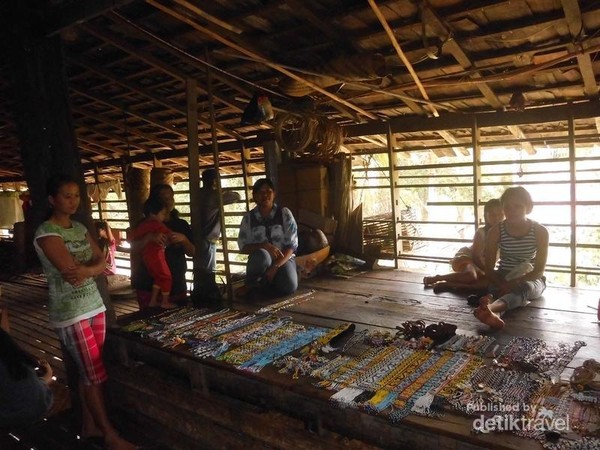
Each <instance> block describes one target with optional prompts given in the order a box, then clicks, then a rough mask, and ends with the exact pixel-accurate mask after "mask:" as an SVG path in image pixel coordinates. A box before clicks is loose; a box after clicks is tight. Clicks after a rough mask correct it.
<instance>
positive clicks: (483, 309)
mask: <svg viewBox="0 0 600 450" xmlns="http://www.w3.org/2000/svg"><path fill="white" fill-rule="evenodd" d="M493 299H494V298H493V297H492V296H491V295H484V296H483V297H481V298H480V299H479V307H478V308H476V309H475V311H473V315H474V316H475V317H477V319H478V320H479V321H480V322H482V323H485V324H486V325H487V326H489V327H491V328H493V329H495V330H501V329H502V328H504V320H502V319H501V318H500V316H499V315H498V314H496V313H494V312H493V311H492V310H491V309H490V300H493Z"/></svg>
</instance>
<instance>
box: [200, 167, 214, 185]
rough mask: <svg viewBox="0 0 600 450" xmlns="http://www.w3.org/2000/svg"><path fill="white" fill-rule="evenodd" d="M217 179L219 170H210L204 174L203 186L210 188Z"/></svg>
mask: <svg viewBox="0 0 600 450" xmlns="http://www.w3.org/2000/svg"><path fill="white" fill-rule="evenodd" d="M216 178H217V169H214V168H210V169H206V170H204V171H203V172H202V184H204V186H210V185H211V184H212V182H213V181H215V179H216Z"/></svg>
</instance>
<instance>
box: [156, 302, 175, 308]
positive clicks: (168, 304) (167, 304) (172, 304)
mask: <svg viewBox="0 0 600 450" xmlns="http://www.w3.org/2000/svg"><path fill="white" fill-rule="evenodd" d="M160 307H161V308H162V309H173V308H179V305H178V304H176V303H171V302H162V303H161V304H160Z"/></svg>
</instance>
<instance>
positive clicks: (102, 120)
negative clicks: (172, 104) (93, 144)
mask: <svg viewBox="0 0 600 450" xmlns="http://www.w3.org/2000/svg"><path fill="white" fill-rule="evenodd" d="M71 109H72V111H73V112H76V113H78V114H81V115H82V116H85V117H89V118H90V119H93V120H95V121H97V122H100V123H104V124H106V125H110V126H112V127H115V128H118V129H123V131H127V133H129V134H130V135H133V136H138V137H141V138H143V139H146V140H148V141H154V142H156V143H157V144H160V145H162V146H163V147H167V148H170V149H172V150H175V145H173V144H172V143H171V142H167V141H164V140H162V139H160V138H157V137H156V136H152V135H149V134H147V133H144V132H142V131H138V130H137V129H135V128H132V127H127V125H126V124H125V123H124V122H123V121H121V122H117V121H114V120H111V119H109V118H107V117H104V116H101V115H100V114H94V113H91V112H89V111H86V110H85V109H83V108H78V107H72V108H71Z"/></svg>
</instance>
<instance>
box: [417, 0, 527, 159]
mask: <svg viewBox="0 0 600 450" xmlns="http://www.w3.org/2000/svg"><path fill="white" fill-rule="evenodd" d="M422 7H423V14H422V16H423V20H424V21H425V20H426V18H427V20H429V21H430V23H431V24H432V25H433V26H434V27H435V28H437V29H438V30H441V32H442V33H443V34H444V38H445V42H446V43H445V45H444V51H446V50H447V51H449V52H450V54H451V55H452V56H453V57H454V59H456V61H457V62H458V63H459V64H460V66H461V67H462V68H463V69H466V70H468V69H471V68H476V67H477V63H476V62H474V61H471V58H470V57H469V56H468V55H467V53H466V52H465V51H464V50H463V48H462V47H461V45H460V44H459V43H458V41H457V40H456V39H454V38H453V37H452V30H451V29H450V27H449V26H448V25H446V22H445V21H444V20H443V19H441V18H440V17H439V16H438V15H437V13H436V12H435V10H434V9H433V8H432V7H431V6H430V5H429V4H428V3H424V4H423V6H422ZM426 13H428V14H426ZM436 34H437V33H436ZM470 77H471V78H476V79H477V78H482V76H481V73H479V72H474V73H473V74H471V76H470ZM476 87H477V89H479V92H481V94H482V95H483V97H484V98H485V100H486V101H487V102H488V104H489V105H490V106H491V107H492V108H494V109H495V110H500V109H503V107H504V105H503V104H502V102H501V101H500V99H499V98H498V96H497V95H496V94H495V93H494V91H493V90H492V88H490V86H489V85H488V84H486V83H482V84H477V85H476ZM508 130H509V131H510V132H511V134H512V135H513V136H515V137H517V138H520V139H524V138H525V134H524V133H523V131H522V130H521V129H520V128H519V127H517V126H509V127H508ZM440 136H442V137H443V138H444V139H446V140H447V141H448V142H450V143H451V141H450V140H448V136H444V135H442V134H440ZM521 147H522V148H523V149H524V150H525V151H526V152H527V153H529V154H530V155H533V154H535V149H534V148H533V146H532V145H531V144H530V143H529V142H523V143H522V144H521Z"/></svg>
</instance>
